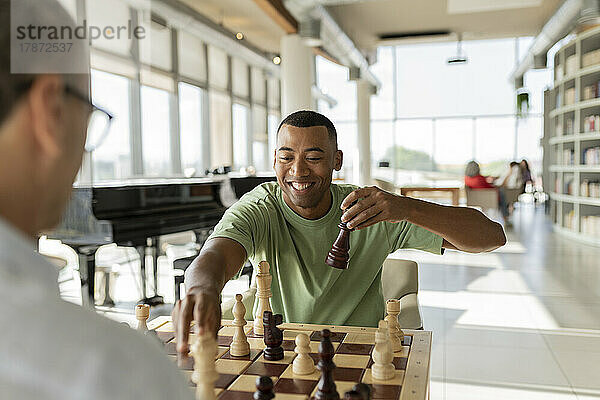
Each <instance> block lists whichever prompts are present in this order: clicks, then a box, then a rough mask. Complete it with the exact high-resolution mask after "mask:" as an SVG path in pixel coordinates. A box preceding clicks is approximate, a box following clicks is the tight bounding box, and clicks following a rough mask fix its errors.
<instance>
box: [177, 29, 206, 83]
mask: <svg viewBox="0 0 600 400" xmlns="http://www.w3.org/2000/svg"><path fill="white" fill-rule="evenodd" d="M177 41H178V48H179V51H178V52H177V55H178V57H179V73H180V74H181V75H183V76H186V77H188V78H192V79H195V80H197V81H202V82H205V81H206V60H205V54H204V45H203V44H202V42H201V41H200V39H198V38H197V37H196V36H194V35H192V34H189V33H187V32H185V31H181V30H180V31H178V32H177Z"/></svg>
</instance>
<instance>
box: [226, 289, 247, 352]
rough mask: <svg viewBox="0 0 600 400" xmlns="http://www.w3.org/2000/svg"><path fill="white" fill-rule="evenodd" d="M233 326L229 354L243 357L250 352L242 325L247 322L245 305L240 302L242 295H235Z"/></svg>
mask: <svg viewBox="0 0 600 400" xmlns="http://www.w3.org/2000/svg"><path fill="white" fill-rule="evenodd" d="M232 311H233V326H235V331H234V332H233V341H232V342H231V345H230V346H229V354H231V355H232V356H234V357H243V356H247V355H248V354H250V344H249V343H248V339H247V338H246V332H244V326H246V324H247V322H246V320H245V319H244V315H246V307H245V306H244V303H242V295H241V294H236V295H235V304H234V306H233V309H232Z"/></svg>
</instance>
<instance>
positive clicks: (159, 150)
mask: <svg viewBox="0 0 600 400" xmlns="http://www.w3.org/2000/svg"><path fill="white" fill-rule="evenodd" d="M141 94H142V96H141V97H142V103H141V106H142V156H143V159H144V175H146V176H167V175H169V174H170V173H171V151H170V143H171V140H170V125H171V124H170V112H169V96H170V94H169V92H167V91H165V90H161V89H155V88H153V87H149V86H142V90H141Z"/></svg>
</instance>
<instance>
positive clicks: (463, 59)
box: [446, 33, 469, 65]
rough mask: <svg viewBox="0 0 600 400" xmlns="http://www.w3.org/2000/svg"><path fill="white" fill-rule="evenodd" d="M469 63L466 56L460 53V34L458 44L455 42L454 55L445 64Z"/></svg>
mask: <svg viewBox="0 0 600 400" xmlns="http://www.w3.org/2000/svg"><path fill="white" fill-rule="evenodd" d="M468 61H469V59H468V58H467V56H466V55H465V54H463V52H462V34H461V33H459V34H458V42H456V55H455V56H452V57H450V58H449V59H448V60H447V61H446V62H447V63H448V65H457V64H466V63H467V62H468Z"/></svg>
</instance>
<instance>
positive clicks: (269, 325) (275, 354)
mask: <svg viewBox="0 0 600 400" xmlns="http://www.w3.org/2000/svg"><path fill="white" fill-rule="evenodd" d="M263 323H264V328H265V335H264V336H265V344H266V345H267V348H266V349H265V350H264V357H265V360H267V361H278V360H282V359H283V347H281V344H282V343H283V332H282V331H281V329H279V328H277V325H281V324H282V323H283V316H282V315H281V314H275V315H273V313H272V312H271V311H265V313H264V315H263Z"/></svg>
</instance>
